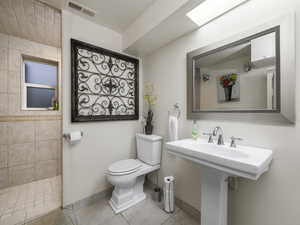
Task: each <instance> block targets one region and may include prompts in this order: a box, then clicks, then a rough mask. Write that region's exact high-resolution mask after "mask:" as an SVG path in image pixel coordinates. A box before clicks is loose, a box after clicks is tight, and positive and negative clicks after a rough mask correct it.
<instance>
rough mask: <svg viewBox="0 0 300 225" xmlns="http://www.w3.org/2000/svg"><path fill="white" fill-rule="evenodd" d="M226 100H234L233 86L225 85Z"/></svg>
mask: <svg viewBox="0 0 300 225" xmlns="http://www.w3.org/2000/svg"><path fill="white" fill-rule="evenodd" d="M224 93H225V101H226V102H230V101H231V100H232V86H228V87H224Z"/></svg>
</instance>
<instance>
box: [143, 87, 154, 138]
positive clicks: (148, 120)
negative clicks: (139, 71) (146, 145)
mask: <svg viewBox="0 0 300 225" xmlns="http://www.w3.org/2000/svg"><path fill="white" fill-rule="evenodd" d="M153 90H154V87H153V84H147V85H145V94H144V100H145V103H146V104H147V107H148V110H147V113H146V115H145V133H146V134H147V135H151V134H152V132H153V124H152V122H153V110H152V107H153V105H155V103H156V99H157V98H156V96H154V95H153Z"/></svg>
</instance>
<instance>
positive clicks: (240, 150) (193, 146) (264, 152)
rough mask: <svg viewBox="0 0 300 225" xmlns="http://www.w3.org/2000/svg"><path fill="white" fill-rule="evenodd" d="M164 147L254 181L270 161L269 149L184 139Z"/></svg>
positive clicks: (203, 163) (198, 161) (174, 152)
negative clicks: (234, 146) (232, 146)
mask: <svg viewBox="0 0 300 225" xmlns="http://www.w3.org/2000/svg"><path fill="white" fill-rule="evenodd" d="M166 145H167V149H168V151H169V152H170V153H173V154H176V155H179V156H181V157H183V158H187V159H190V160H192V161H195V162H197V163H199V164H202V165H205V166H208V167H213V168H215V169H217V170H220V171H224V172H227V173H229V174H231V175H236V176H241V177H245V178H249V179H254V180H256V179H258V178H259V177H260V175H261V174H262V173H264V172H265V171H266V170H268V167H269V164H270V162H271V161H272V151H271V150H269V149H263V148H255V147H247V146H237V147H236V148H231V147H229V144H227V143H226V144H225V145H216V144H211V143H207V140H204V139H200V140H193V139H184V140H179V141H173V142H168V143H167V144H166Z"/></svg>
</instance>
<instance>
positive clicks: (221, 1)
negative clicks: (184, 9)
mask: <svg viewBox="0 0 300 225" xmlns="http://www.w3.org/2000/svg"><path fill="white" fill-rule="evenodd" d="M247 1H249V0H205V1H204V2H202V3H201V4H200V5H198V6H197V7H196V8H194V9H193V10H191V11H190V12H188V13H187V14H186V16H188V17H189V18H190V19H191V20H192V21H193V22H194V23H196V24H197V25H198V26H199V27H201V26H204V25H205V24H207V23H209V22H211V21H212V20H214V19H216V18H218V17H220V16H222V15H224V14H225V13H227V12H229V11H230V10H232V9H234V8H236V7H238V6H240V5H241V4H243V3H245V2H247Z"/></svg>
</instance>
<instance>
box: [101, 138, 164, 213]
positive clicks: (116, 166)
mask: <svg viewBox="0 0 300 225" xmlns="http://www.w3.org/2000/svg"><path fill="white" fill-rule="evenodd" d="M136 143H137V159H126V160H121V161H118V162H115V163H113V164H111V165H110V166H109V168H108V172H107V179H108V181H109V182H110V183H111V184H112V185H114V186H115V188H114V191H113V193H112V197H111V199H110V201H109V204H110V206H111V207H112V209H113V210H114V212H115V213H120V212H122V211H123V210H125V209H127V208H129V207H131V206H133V205H135V204H136V203H138V202H140V201H142V200H144V199H145V198H146V195H145V193H144V188H143V185H144V180H145V175H146V174H148V173H150V172H152V171H154V170H158V169H159V168H160V160H161V144H162V137H160V136H156V135H145V134H136Z"/></svg>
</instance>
